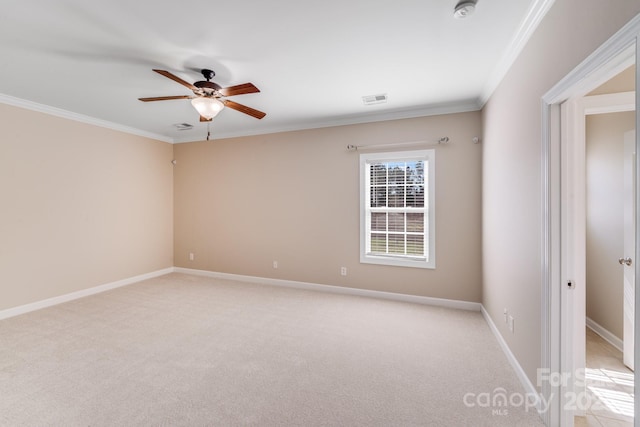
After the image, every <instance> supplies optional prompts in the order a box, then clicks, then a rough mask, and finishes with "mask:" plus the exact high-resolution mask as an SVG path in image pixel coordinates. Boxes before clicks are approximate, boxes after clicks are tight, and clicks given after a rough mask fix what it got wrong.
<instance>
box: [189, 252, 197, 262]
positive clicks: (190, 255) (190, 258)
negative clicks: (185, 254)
mask: <svg viewBox="0 0 640 427" xmlns="http://www.w3.org/2000/svg"><path fill="white" fill-rule="evenodd" d="M194 259H196V256H195V254H194V253H193V252H189V261H193V260H194Z"/></svg>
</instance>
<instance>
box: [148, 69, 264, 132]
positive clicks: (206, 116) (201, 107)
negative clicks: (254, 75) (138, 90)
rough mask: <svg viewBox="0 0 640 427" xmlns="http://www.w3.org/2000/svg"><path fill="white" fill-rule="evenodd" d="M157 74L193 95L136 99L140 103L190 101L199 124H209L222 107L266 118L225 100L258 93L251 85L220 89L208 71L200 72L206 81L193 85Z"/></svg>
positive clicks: (175, 77) (159, 71)
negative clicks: (198, 115) (186, 89)
mask: <svg viewBox="0 0 640 427" xmlns="http://www.w3.org/2000/svg"><path fill="white" fill-rule="evenodd" d="M153 71H155V72H156V73H158V74H161V75H163V76H165V77H167V78H170V79H171V80H173V81H174V82H177V83H180V84H181V85H182V86H185V87H187V88H189V89H191V90H192V91H193V95H177V96H158V97H154V98H138V99H139V100H140V101H142V102H150V101H167V100H171V99H190V100H191V104H192V105H193V107H194V108H195V109H196V110H197V111H198V113H199V114H200V121H201V122H210V121H211V120H212V119H213V118H214V117H215V116H216V115H217V114H218V113H219V112H220V111H221V110H222V109H223V108H224V107H229V108H232V109H234V110H237V111H240V112H241V113H245V114H248V115H250V116H251V117H255V118H256V119H261V118H263V117H264V116H266V113H263V112H262V111H258V110H256V109H253V108H251V107H247V106H246V105H242V104H238V103H237V102H234V101H231V100H228V99H225V98H226V97H227V96H235V95H244V94H247V93H256V92H260V89H258V88H257V87H255V86H254V85H253V83H244V84H241V85H236V86H229V87H224V88H223V87H221V86H220V85H219V84H217V83H214V82H212V81H211V79H212V78H213V76H215V75H216V73H215V72H213V71H212V70H208V69H203V70H201V73H202V75H203V76H204V78H205V79H206V81H199V82H195V83H193V84H191V83H188V82H186V81H184V80H182V79H181V78H180V77H178V76H176V75H174V74H171V73H170V72H168V71H165V70H153Z"/></svg>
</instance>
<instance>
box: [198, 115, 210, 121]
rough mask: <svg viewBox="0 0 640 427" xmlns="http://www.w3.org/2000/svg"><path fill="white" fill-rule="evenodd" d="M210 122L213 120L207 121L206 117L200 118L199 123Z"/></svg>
mask: <svg viewBox="0 0 640 427" xmlns="http://www.w3.org/2000/svg"><path fill="white" fill-rule="evenodd" d="M212 120H213V119H207V118H206V117H203V116H200V121H201V122H210V121H212Z"/></svg>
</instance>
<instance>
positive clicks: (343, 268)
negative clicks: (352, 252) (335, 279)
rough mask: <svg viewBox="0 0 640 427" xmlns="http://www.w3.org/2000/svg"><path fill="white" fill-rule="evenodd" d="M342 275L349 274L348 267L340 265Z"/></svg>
mask: <svg viewBox="0 0 640 427" xmlns="http://www.w3.org/2000/svg"><path fill="white" fill-rule="evenodd" d="M340 275H341V276H346V275H347V267H340Z"/></svg>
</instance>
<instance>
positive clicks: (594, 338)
mask: <svg viewBox="0 0 640 427" xmlns="http://www.w3.org/2000/svg"><path fill="white" fill-rule="evenodd" d="M585 382H586V392H585V395H584V399H582V400H583V402H584V401H586V403H587V405H585V406H586V414H585V416H584V417H576V418H575V425H576V427H582V426H588V427H610V426H611V427H619V426H633V371H631V370H630V369H629V368H627V367H626V366H624V365H623V363H622V352H620V351H619V350H617V349H616V348H615V347H613V346H612V345H611V344H609V343H608V342H606V341H605V340H604V339H602V338H601V337H600V336H599V335H598V334H596V333H595V332H593V331H592V330H591V329H589V328H587V369H586V372H585ZM578 404H580V402H578Z"/></svg>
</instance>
